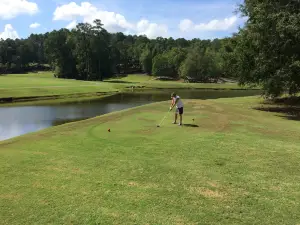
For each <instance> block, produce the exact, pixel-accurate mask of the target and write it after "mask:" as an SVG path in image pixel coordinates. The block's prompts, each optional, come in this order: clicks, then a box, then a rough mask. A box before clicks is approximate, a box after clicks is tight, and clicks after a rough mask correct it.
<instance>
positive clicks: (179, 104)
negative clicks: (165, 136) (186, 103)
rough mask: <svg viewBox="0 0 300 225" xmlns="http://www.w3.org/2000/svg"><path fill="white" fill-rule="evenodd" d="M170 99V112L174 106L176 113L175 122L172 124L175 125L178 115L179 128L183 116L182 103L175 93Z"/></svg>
mask: <svg viewBox="0 0 300 225" xmlns="http://www.w3.org/2000/svg"><path fill="white" fill-rule="evenodd" d="M171 99H172V104H171V106H170V111H172V109H173V108H174V106H175V105H176V112H175V121H174V124H176V123H177V116H178V114H179V117H180V122H179V124H178V125H179V126H181V125H182V115H183V102H182V100H181V99H180V97H179V96H178V95H177V94H176V93H174V92H173V93H172V94H171Z"/></svg>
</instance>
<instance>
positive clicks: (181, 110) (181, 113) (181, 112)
mask: <svg viewBox="0 0 300 225" xmlns="http://www.w3.org/2000/svg"><path fill="white" fill-rule="evenodd" d="M182 115H183V107H182V108H180V109H179V117H180V123H179V125H182Z"/></svg>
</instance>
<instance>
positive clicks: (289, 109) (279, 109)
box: [254, 98, 300, 121]
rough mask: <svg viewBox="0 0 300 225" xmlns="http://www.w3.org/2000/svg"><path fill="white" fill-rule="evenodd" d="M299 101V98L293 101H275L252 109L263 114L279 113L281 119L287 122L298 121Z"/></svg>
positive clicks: (299, 114)
mask: <svg viewBox="0 0 300 225" xmlns="http://www.w3.org/2000/svg"><path fill="white" fill-rule="evenodd" d="M299 103H300V101H299V98H297V99H296V98H294V99H276V100H272V101H270V100H269V101H266V102H264V103H263V105H262V106H259V107H255V108H254V109H256V110H259V111H264V112H273V113H281V114H283V115H280V117H282V118H286V119H288V120H294V121H300V104H299Z"/></svg>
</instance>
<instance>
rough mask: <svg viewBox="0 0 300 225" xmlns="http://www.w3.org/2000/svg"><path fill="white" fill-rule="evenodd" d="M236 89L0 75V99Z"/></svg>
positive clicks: (133, 78) (137, 78)
mask: <svg viewBox="0 0 300 225" xmlns="http://www.w3.org/2000/svg"><path fill="white" fill-rule="evenodd" d="M141 86H142V87H145V88H214V89H236V88H238V89H239V88H241V87H239V86H238V85H237V84H188V83H183V82H182V81H156V80H153V77H150V76H146V75H129V76H127V77H124V78H120V79H108V80H105V82H99V81H80V80H71V79H58V78H55V77H53V73H52V72H39V73H29V74H11V75H5V76H4V75H2V76H0V98H9V97H13V98H18V97H37V96H55V95H70V94H75V95H76V94H78V95H80V94H88V93H90V94H93V93H96V92H103V93H109V92H115V91H124V89H126V88H129V87H141Z"/></svg>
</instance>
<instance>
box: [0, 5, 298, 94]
mask: <svg viewBox="0 0 300 225" xmlns="http://www.w3.org/2000/svg"><path fill="white" fill-rule="evenodd" d="M239 11H240V12H241V13H242V15H243V16H245V17H246V18H247V21H246V23H245V26H244V27H243V28H242V29H239V31H238V32H237V33H236V34H233V36H232V37H228V38H223V39H214V40H200V39H197V38H195V39H192V40H186V39H184V38H179V39H173V38H161V37H160V38H156V39H149V38H147V37H146V36H136V35H124V34H123V33H108V32H107V31H106V30H105V29H104V28H103V24H101V21H100V20H95V21H94V23H93V24H87V23H80V24H78V25H77V27H76V28H75V29H73V30H68V29H61V30H58V31H57V30H54V31H52V32H49V33H45V34H39V35H34V34H32V35H31V36H30V37H28V38H27V39H22V40H10V39H7V40H1V41H0V73H2V74H5V73H21V72H26V71H30V70H32V69H47V67H46V66H45V65H49V68H51V69H52V70H54V71H55V73H54V74H55V76H56V77H59V78H72V79H80V80H103V79H104V78H108V77H112V76H114V75H115V74H128V73H142V72H143V73H147V74H152V75H154V76H162V77H172V78H174V79H179V78H187V77H188V78H192V79H195V80H197V81H201V82H215V81H217V80H218V79H219V78H220V77H230V78H236V79H238V80H239V82H240V84H242V85H244V84H247V85H249V84H250V85H260V86H262V87H263V89H264V91H265V92H264V93H265V95H266V96H271V97H276V96H279V95H281V94H282V93H288V94H290V95H293V94H296V93H298V92H299V90H300V1H298V0H290V1H281V0H272V1H271V0H265V1H259V0H245V1H244V4H242V5H240V8H239Z"/></svg>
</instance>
